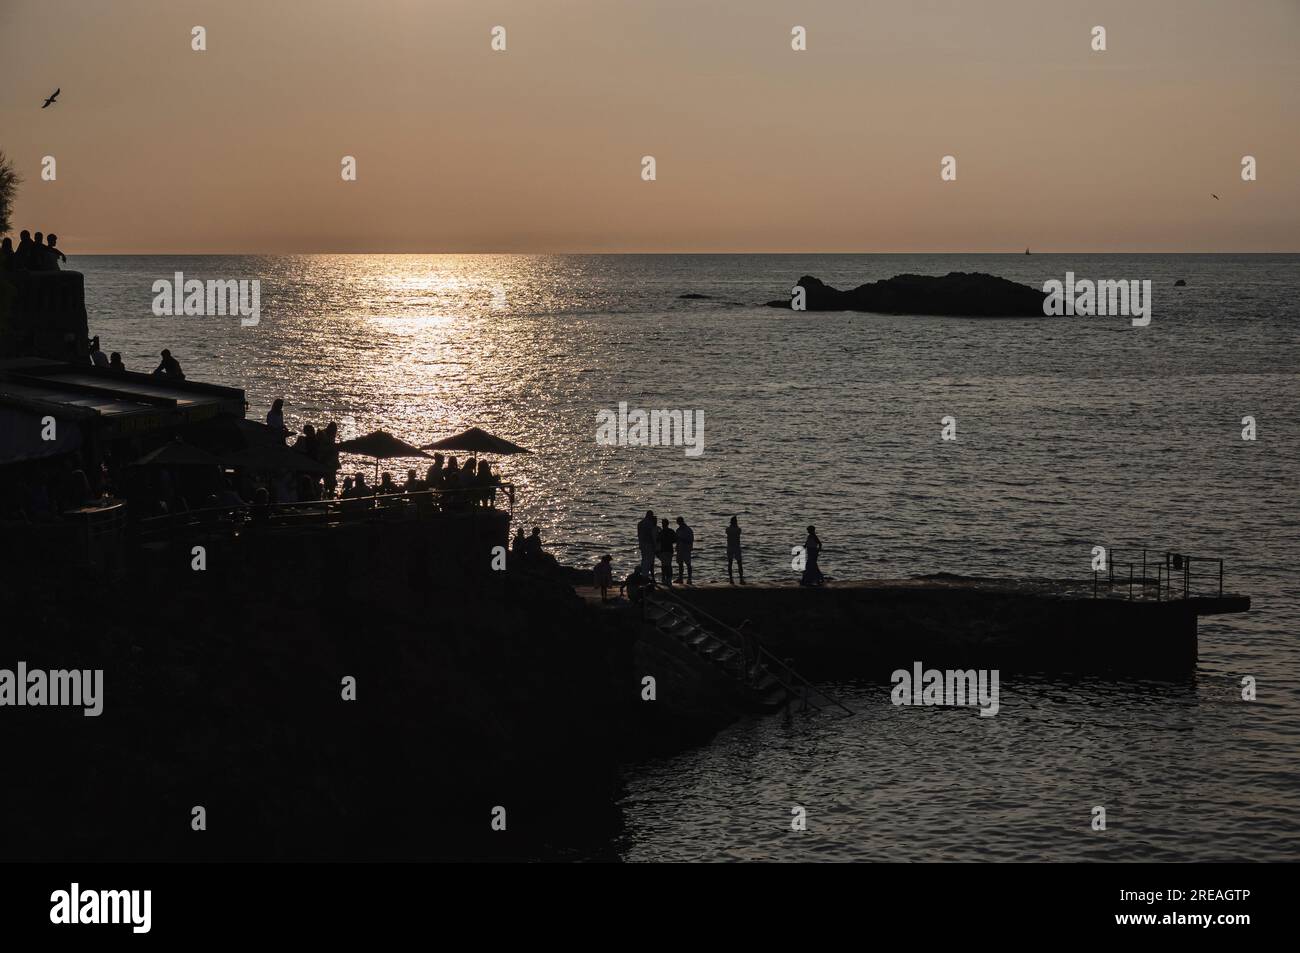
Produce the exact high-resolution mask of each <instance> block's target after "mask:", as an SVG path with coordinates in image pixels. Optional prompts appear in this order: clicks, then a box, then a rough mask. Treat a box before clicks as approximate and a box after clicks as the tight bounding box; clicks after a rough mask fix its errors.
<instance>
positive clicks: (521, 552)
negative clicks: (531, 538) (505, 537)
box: [510, 526, 528, 562]
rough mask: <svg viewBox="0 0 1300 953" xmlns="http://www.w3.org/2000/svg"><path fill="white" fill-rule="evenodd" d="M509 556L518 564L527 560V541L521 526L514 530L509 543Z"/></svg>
mask: <svg viewBox="0 0 1300 953" xmlns="http://www.w3.org/2000/svg"><path fill="white" fill-rule="evenodd" d="M510 555H511V556H513V557H514V558H515V559H517V560H519V561H520V562H523V561H524V560H525V559H527V558H528V539H527V538H526V537H525V536H524V528H523V527H522V526H521V527H519V528H518V529H517V530H515V538H514V539H513V540H511V541H510Z"/></svg>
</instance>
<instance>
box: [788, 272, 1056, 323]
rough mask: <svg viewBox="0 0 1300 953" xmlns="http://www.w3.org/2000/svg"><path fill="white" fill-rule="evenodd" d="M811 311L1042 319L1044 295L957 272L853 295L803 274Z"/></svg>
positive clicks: (890, 282) (883, 284) (907, 278)
mask: <svg viewBox="0 0 1300 953" xmlns="http://www.w3.org/2000/svg"><path fill="white" fill-rule="evenodd" d="M797 284H798V285H799V286H800V287H802V288H803V289H804V294H805V304H806V306H807V310H809V311H873V312H875V313H877V314H927V315H944V316H950V317H972V318H1004V317H1005V318H1041V317H1042V316H1043V301H1044V299H1045V298H1046V297H1047V296H1046V294H1045V293H1044V292H1042V291H1039V290H1038V289H1036V288H1031V287H1029V286H1028V285H1022V284H1018V283H1017V282H1014V281H1009V280H1007V279H1006V278H999V277H997V276H996V275H986V274H983V273H981V272H963V271H954V272H950V273H948V274H946V275H944V276H942V277H939V276H936V275H896V276H895V277H893V278H886V279H884V280H882V281H873V282H871V283H870V284H865V285H859V286H858V287H856V288H854V289H853V290H851V291H840V290H839V289H837V288H832V287H831V286H830V285H828V284H826V283H825V282H823V281H822V280H821V279H819V278H814V277H812V276H811V275H804V276H803V277H802V278H800V279H799V281H798V283H797ZM768 307H772V308H789V307H790V299H788V298H787V299H783V300H780V301H769V302H768Z"/></svg>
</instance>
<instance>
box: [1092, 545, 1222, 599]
mask: <svg viewBox="0 0 1300 953" xmlns="http://www.w3.org/2000/svg"><path fill="white" fill-rule="evenodd" d="M1117 556H1127V557H1129V558H1128V559H1123V558H1117ZM1117 570H1118V572H1117ZM1153 572H1154V573H1155V577H1154V578H1152V576H1151V573H1153ZM1103 586H1104V587H1105V589H1106V592H1107V594H1108V595H1113V594H1114V593H1115V591H1116V589H1118V590H1119V594H1120V595H1121V596H1123V597H1124V598H1127V599H1132V600H1136V599H1151V598H1154V599H1155V600H1156V601H1157V602H1168V601H1172V600H1175V599H1194V598H1203V599H1204V598H1219V599H1221V598H1223V560H1222V559H1220V558H1218V557H1210V556H1190V555H1188V554H1187V553H1175V552H1170V551H1167V550H1165V551H1161V550H1148V549H1142V550H1135V549H1123V550H1121V549H1112V550H1110V551H1109V552H1108V553H1107V554H1106V569H1105V571H1104V573H1103V572H1102V571H1100V570H1094V571H1093V574H1092V594H1093V596H1099V595H1100V594H1101V589H1102V587H1103Z"/></svg>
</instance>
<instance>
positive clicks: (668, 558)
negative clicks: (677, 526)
mask: <svg viewBox="0 0 1300 953" xmlns="http://www.w3.org/2000/svg"><path fill="white" fill-rule="evenodd" d="M676 545H677V534H676V533H675V532H674V531H673V528H672V527H671V526H669V525H668V517H666V516H665V517H664V525H663V528H662V529H660V530H659V568H660V570H661V572H660V575H661V576H662V577H663V580H664V585H665V586H671V585H672V584H673V548H674V547H675V546H676Z"/></svg>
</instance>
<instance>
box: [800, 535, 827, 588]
mask: <svg viewBox="0 0 1300 953" xmlns="http://www.w3.org/2000/svg"><path fill="white" fill-rule="evenodd" d="M803 551H804V567H803V578H802V579H800V580H799V585H801V586H820V585H821V584H822V583H824V582H825V581H826V577H825V576H823V575H822V571H821V570H820V569H818V568H817V556H818V555H819V554H820V553H821V551H822V541H821V540H820V539H818V538H817V529H816V527H813V526H809V527H808V538H807V539H805V540H804V541H803Z"/></svg>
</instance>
